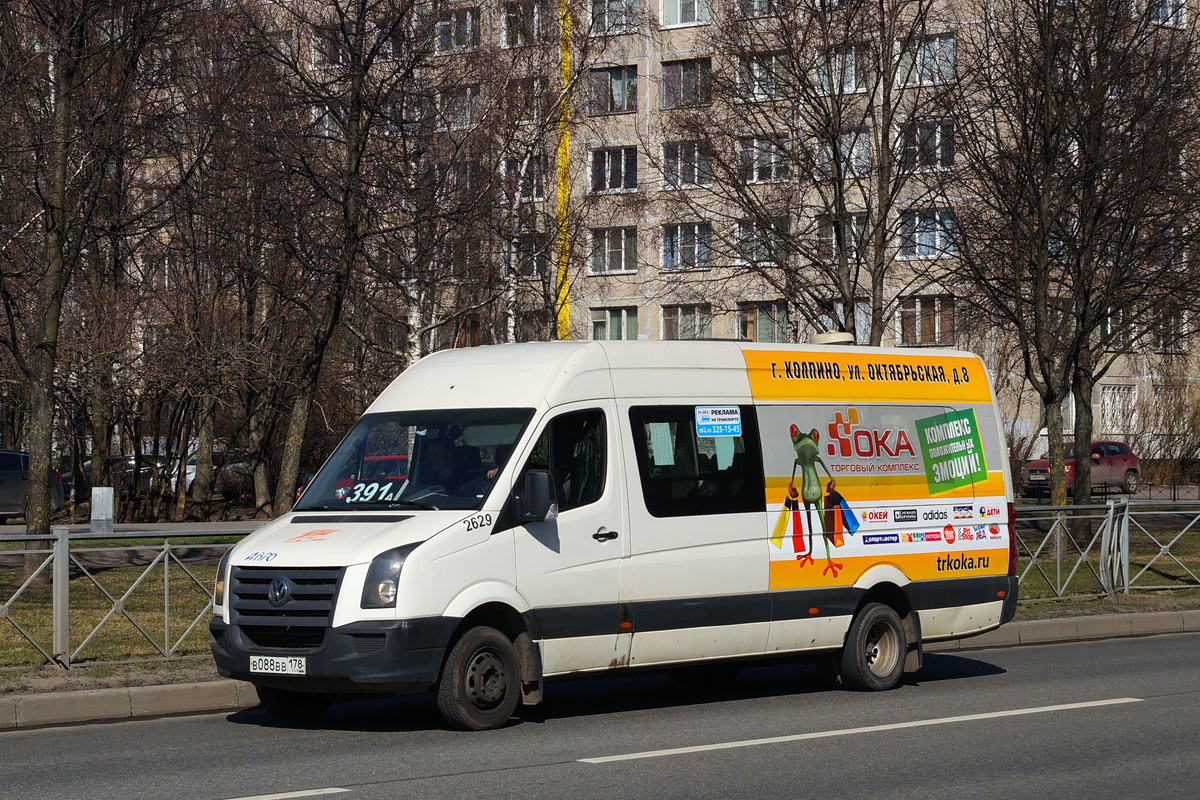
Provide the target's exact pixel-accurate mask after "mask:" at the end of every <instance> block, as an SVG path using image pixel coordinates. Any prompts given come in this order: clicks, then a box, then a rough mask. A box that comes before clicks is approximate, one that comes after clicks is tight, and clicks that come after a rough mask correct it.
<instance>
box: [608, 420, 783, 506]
mask: <svg viewBox="0 0 1200 800" xmlns="http://www.w3.org/2000/svg"><path fill="white" fill-rule="evenodd" d="M740 408H741V420H742V435H741V436H717V437H711V436H697V435H696V407H695V406H694V405H687V406H634V407H632V408H630V409H629V421H630V423H631V427H632V429H633V449H634V453H635V454H636V456H637V462H638V472H639V474H640V476H641V480H642V495H643V496H644V497H645V499H646V510H647V511H649V512H650V514H651V515H652V516H655V517H687V516H699V515H702V514H738V513H743V512H748V511H763V510H765V509H766V500H765V494H764V491H763V471H762V470H763V467H762V452H761V451H760V449H759V444H758V419H757V417H756V415H755V413H754V406H749V405H746V406H740Z"/></svg>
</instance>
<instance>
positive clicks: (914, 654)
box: [900, 609, 925, 672]
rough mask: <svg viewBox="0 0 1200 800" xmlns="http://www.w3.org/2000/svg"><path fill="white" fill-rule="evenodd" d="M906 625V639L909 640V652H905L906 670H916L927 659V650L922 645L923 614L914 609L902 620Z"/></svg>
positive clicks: (902, 623) (903, 624)
mask: <svg viewBox="0 0 1200 800" xmlns="http://www.w3.org/2000/svg"><path fill="white" fill-rule="evenodd" d="M900 624H901V625H902V626H903V627H904V640H905V641H906V642H908V652H906V653H905V654H904V671H905V672H916V671H917V670H919V669H920V668H921V665H922V664H923V663H924V661H925V650H924V648H923V647H922V646H921V616H920V613H919V612H918V611H917V610H916V609H913V610H912V611H909V612H908V616H907V617H905V618H904V619H902V620H900Z"/></svg>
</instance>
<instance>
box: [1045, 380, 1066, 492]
mask: <svg viewBox="0 0 1200 800" xmlns="http://www.w3.org/2000/svg"><path fill="white" fill-rule="evenodd" d="M1042 407H1043V409H1044V411H1045V413H1046V439H1047V440H1048V444H1049V446H1050V447H1049V450H1050V502H1051V503H1052V504H1053V505H1056V506H1065V505H1066V504H1067V476H1066V471H1065V470H1064V469H1063V463H1064V459H1063V416H1062V398H1061V397H1054V396H1051V397H1043V398H1042Z"/></svg>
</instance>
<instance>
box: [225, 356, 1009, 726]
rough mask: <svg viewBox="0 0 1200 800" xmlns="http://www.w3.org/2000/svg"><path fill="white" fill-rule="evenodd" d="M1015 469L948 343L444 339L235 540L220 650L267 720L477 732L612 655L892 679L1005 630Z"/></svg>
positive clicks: (626, 664) (981, 388)
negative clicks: (808, 666)
mask: <svg viewBox="0 0 1200 800" xmlns="http://www.w3.org/2000/svg"><path fill="white" fill-rule="evenodd" d="M401 462H403V463H404V465H405V468H404V469H403V470H399V469H387V468H386V466H387V465H389V464H397V463H401ZM1007 464H1008V458H1007V454H1006V452H1005V449H1004V445H1003V437H1002V435H1001V428H1000V419H999V416H998V414H997V411H996V405H995V397H994V395H993V392H992V389H991V387H990V384H989V380H988V377H987V374H986V373H985V370H984V367H983V365H982V363H981V362H980V360H979V358H978V357H976V356H974V355H970V354H968V353H963V352H954V351H936V350H920V351H913V350H896V349H877V348H858V347H826V346H819V345H761V344H753V343H739V342H711V341H710V342H645V341H641V342H555V343H531V344H515V345H500V346H493V347H476V348H470V349H461V350H450V351H444V352H439V353H436V354H434V355H431V356H429V357H428V358H425V359H423V360H421V361H420V362H418V363H416V364H414V365H413V366H412V367H411V368H410V369H408V370H406V371H405V372H404V373H403V374H402V375H401V376H400V377H398V378H397V379H396V380H395V381H394V382H393V383H392V384H391V385H390V386H389V387H388V388H387V389H386V390H385V391H384V392H383V393H382V394H381V395H380V396H379V397H378V399H376V400H375V402H374V403H373V404H372V405H371V406H370V408H368V409H367V412H366V413H365V414H364V415H363V416H362V418H361V419H360V420H359V421H358V423H357V424H356V425H355V426H354V428H353V430H351V431H350V433H349V435H348V436H347V437H346V439H345V440H344V441H343V442H342V443H341V445H339V447H338V448H337V450H336V451H335V452H334V454H333V455H332V456H331V457H330V458H329V460H328V461H327V462H326V463H325V465H324V466H323V467H322V469H321V471H320V472H319V473H318V475H317V476H316V477H315V478H314V479H313V481H312V483H311V484H310V486H309V487H308V489H307V490H306V491H305V492H304V495H303V496H302V498H301V499H300V501H299V502H298V503H297V504H296V508H295V509H294V510H293V511H292V512H291V513H289V514H286V515H284V516H282V517H280V518H279V519H277V520H275V521H273V522H271V523H270V524H268V525H266V526H264V527H262V528H261V529H259V530H258V531H256V532H255V533H253V534H251V535H250V536H248V537H246V538H245V539H244V540H242V541H241V542H240V543H238V544H237V545H236V546H235V547H234V548H233V549H232V550H231V551H230V552H229V553H228V554H227V555H226V557H225V558H224V560H223V561H222V562H221V565H220V570H219V574H218V580H217V586H216V596H215V600H214V605H215V609H214V611H215V614H214V617H213V619H212V621H211V625H210V634H211V636H210V640H211V646H212V651H213V655H214V657H215V659H216V663H217V666H218V668H219V670H220V672H221V674H223V675H226V676H232V677H235V678H239V679H242V680H247V681H250V682H251V683H253V684H254V685H255V686H256V687H257V688H258V692H259V696H260V698H261V699H262V702H263V704H264V705H265V706H266V707H267V709H268V710H270V711H271V712H272V713H274V714H276V715H278V716H283V717H295V716H303V715H310V714H313V713H319V712H320V711H321V710H322V709H323V708H324V706H325V704H327V703H328V702H329V700H330V699H331V698H332V697H333V696H334V695H337V694H341V693H349V692H421V691H425V690H432V691H433V692H434V693H435V694H436V697H437V703H438V706H439V709H440V710H441V712H442V714H443V715H444V717H445V718H446V720H447V721H448V723H449V724H451V725H452V726H454V727H459V728H467V729H484V728H492V727H496V726H499V725H502V724H503V723H504V722H505V721H506V720H507V719H508V718H509V717H510V716H511V715H512V713H513V711H514V709H515V707H516V705H517V704H518V703H522V702H523V703H526V704H533V703H537V702H539V701H540V700H541V698H542V690H543V682H544V681H545V680H546V679H549V678H555V677H559V676H565V675H572V674H576V673H586V672H600V671H604V670H614V669H628V668H640V667H676V666H687V667H695V666H696V665H700V666H704V665H714V666H715V665H726V664H728V663H730V662H736V661H738V660H744V659H754V658H762V657H766V656H775V655H785V654H805V653H818V652H822V651H825V652H829V653H833V654H835V655H836V658H835V659H834V660H835V661H836V663H837V664H838V665H839V668H840V673H841V677H842V680H843V682H844V683H845V684H847V685H849V686H852V687H857V688H861V689H868V690H879V689H889V688H891V687H893V686H895V685H896V684H897V683H898V682H899V680H900V678H901V674H902V672H904V671H905V670H906V669H909V670H911V669H915V668H917V667H918V666H919V665H920V659H921V645H922V643H923V642H930V641H937V640H942V639H952V638H959V637H963V636H970V635H973V634H978V633H982V632H984V631H988V630H991V629H993V628H996V627H997V626H999V625H1001V624H1003V623H1004V622H1007V621H1008V620H1010V619H1012V617H1013V614H1014V612H1015V609H1016V600H1017V591H1016V590H1017V579H1016V577H1015V565H1016V548H1015V543H1014V539H1013V534H1012V529H1011V525H1012V514H1013V512H1012V483H1011V478H1010V476H1009V474H1008V466H1007ZM380 465H384V467H385V468H383V469H380ZM713 673H714V674H729V673H730V670H729V669H721V670H717V669H714V670H713Z"/></svg>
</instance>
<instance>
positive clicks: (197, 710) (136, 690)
mask: <svg viewBox="0 0 1200 800" xmlns="http://www.w3.org/2000/svg"><path fill="white" fill-rule="evenodd" d="M257 705H258V693H257V692H255V691H254V687H253V686H252V685H251V684H249V683H245V682H243V681H234V680H217V681H201V682H198V683H174V684H164V685H161V686H131V687H128V688H124V689H85V690H82V691H74V692H51V693H43V694H25V695H14V696H11V697H0V731H6V730H16V729H21V730H28V729H31V728H45V727H49V726H52V725H67V724H71V723H81V722H111V721H115V720H125V719H146V718H150V717H165V716H171V715H175V714H202V713H210V712H214V711H236V710H238V709H242V708H254V707H255V706H257Z"/></svg>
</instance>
